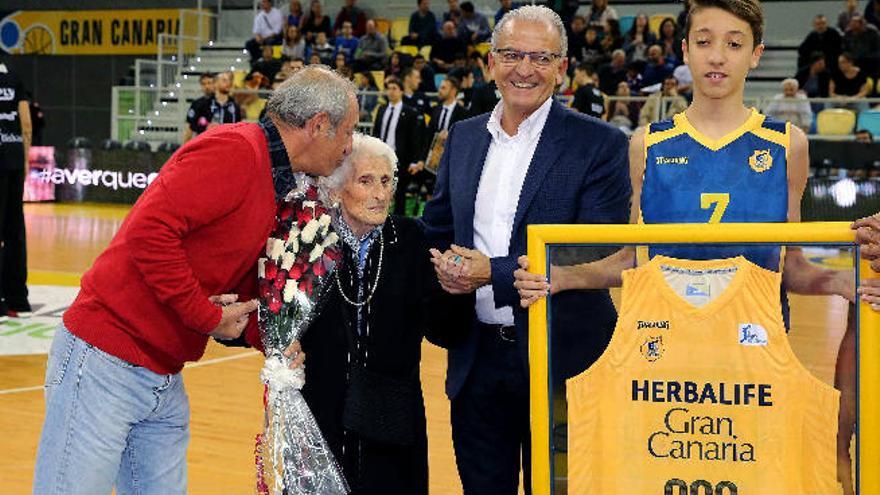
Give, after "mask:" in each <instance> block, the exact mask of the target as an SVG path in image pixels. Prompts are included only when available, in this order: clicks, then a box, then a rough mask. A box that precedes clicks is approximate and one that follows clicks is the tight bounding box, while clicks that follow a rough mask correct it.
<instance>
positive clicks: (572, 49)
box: [495, 15, 587, 65]
mask: <svg viewBox="0 0 880 495" xmlns="http://www.w3.org/2000/svg"><path fill="white" fill-rule="evenodd" d="M495 24H498V21H495ZM567 31H568V32H567V35H568V61H569V64H574V65H577V62H580V61H581V57H582V56H583V50H582V49H583V47H584V39H585V38H586V31H587V20H586V19H585V18H584V16H582V15H576V16H574V17H573V18H572V19H571V22H570V23H569V25H568V28H567Z"/></svg>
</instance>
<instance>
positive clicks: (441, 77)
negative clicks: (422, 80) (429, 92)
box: [434, 74, 446, 88]
mask: <svg viewBox="0 0 880 495" xmlns="http://www.w3.org/2000/svg"><path fill="white" fill-rule="evenodd" d="M444 79H446V74H434V87H435V88H439V87H440V83H442V82H443V80H444Z"/></svg>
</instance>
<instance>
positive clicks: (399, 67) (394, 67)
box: [385, 51, 403, 79]
mask: <svg viewBox="0 0 880 495" xmlns="http://www.w3.org/2000/svg"><path fill="white" fill-rule="evenodd" d="M402 72H403V64H402V63H401V61H400V52H397V51H395V52H391V55H390V56H389V57H388V63H387V64H385V77H386V78H388V77H396V78H398V79H400V78H401V77H402V76H403V74H401V73H402Z"/></svg>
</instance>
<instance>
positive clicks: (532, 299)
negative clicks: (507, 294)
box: [513, 256, 550, 308]
mask: <svg viewBox="0 0 880 495" xmlns="http://www.w3.org/2000/svg"><path fill="white" fill-rule="evenodd" d="M516 262H517V263H519V269H518V270H516V271H515V272H513V278H514V279H515V280H514V282H513V287H514V288H516V290H517V292H519V305H520V306H522V307H524V308H528V307H529V306H531V305H532V304H535V303H536V302H538V299H540V298H542V297H547V294H549V293H550V283H549V282H547V278H546V277H543V276H541V275H538V274H537V273H531V272H529V257H528V256H520V257H519V258H517V260H516Z"/></svg>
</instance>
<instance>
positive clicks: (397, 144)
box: [373, 78, 425, 215]
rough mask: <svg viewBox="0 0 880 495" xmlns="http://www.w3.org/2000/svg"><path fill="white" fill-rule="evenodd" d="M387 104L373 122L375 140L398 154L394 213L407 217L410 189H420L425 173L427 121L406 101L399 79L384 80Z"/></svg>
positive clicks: (380, 108)
mask: <svg viewBox="0 0 880 495" xmlns="http://www.w3.org/2000/svg"><path fill="white" fill-rule="evenodd" d="M385 92H386V96H387V98H388V103H386V104H384V105H381V106H379V109H378V111H377V112H376V120H375V121H374V122H373V137H377V138H379V139H381V140H382V141H383V142H384V143H385V144H387V145H388V146H390V147H391V149H393V150H394V152H395V153H396V154H397V175H398V184H397V191H396V192H395V194H394V213H395V214H398V215H402V214H405V213H406V211H405V206H406V197H405V196H406V193H407V188H410V189H412V187H410V186H411V185H413V186H415V187H416V188H417V187H418V180H417V176H418V174H419V172H420V171H421V170H422V166H423V165H420V164H419V162H420V161H421V159H422V150H423V146H424V145H423V144H422V137H423V132H424V125H425V120H424V118H423V117H422V114H421V113H419V111H418V110H416V109H414V108H412V107H410V106H408V105H406V104H405V103H404V102H403V84H402V83H401V82H400V80H399V79H397V78H391V79H386V80H385Z"/></svg>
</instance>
